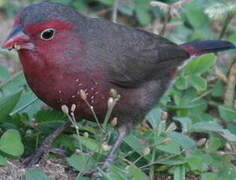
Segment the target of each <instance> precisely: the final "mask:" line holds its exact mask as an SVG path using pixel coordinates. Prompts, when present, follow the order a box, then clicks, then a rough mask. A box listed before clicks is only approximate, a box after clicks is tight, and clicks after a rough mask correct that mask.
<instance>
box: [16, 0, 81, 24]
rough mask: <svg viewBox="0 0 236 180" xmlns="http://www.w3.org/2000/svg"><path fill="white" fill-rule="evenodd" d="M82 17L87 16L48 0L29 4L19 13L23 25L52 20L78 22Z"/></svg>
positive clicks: (19, 19)
mask: <svg viewBox="0 0 236 180" xmlns="http://www.w3.org/2000/svg"><path fill="white" fill-rule="evenodd" d="M80 18H85V17H84V16H82V15H81V14H79V13H78V12H77V11H75V10H74V9H72V8H70V7H69V6H66V5H63V4H60V3H53V2H48V1H46V2H41V3H35V4H32V5H30V6H27V7H26V8H24V9H23V10H22V11H21V12H20V13H19V14H18V21H19V22H20V23H21V24H22V25H25V24H32V23H41V22H46V21H51V20H61V21H68V22H78V20H79V19H80Z"/></svg>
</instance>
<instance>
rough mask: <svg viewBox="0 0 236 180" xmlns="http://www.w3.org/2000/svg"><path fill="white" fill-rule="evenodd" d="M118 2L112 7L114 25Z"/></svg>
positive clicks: (117, 0)
mask: <svg viewBox="0 0 236 180" xmlns="http://www.w3.org/2000/svg"><path fill="white" fill-rule="evenodd" d="M119 2H120V0H116V1H115V3H114V5H113V8H112V17H111V18H112V19H111V20H112V22H114V23H116V22H117V11H118V7H119Z"/></svg>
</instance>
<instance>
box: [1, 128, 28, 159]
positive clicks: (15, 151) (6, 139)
mask: <svg viewBox="0 0 236 180" xmlns="http://www.w3.org/2000/svg"><path fill="white" fill-rule="evenodd" d="M0 151H2V152H4V153H7V154H9V155H12V156H16V157H20V156H21V155H22V154H23V152H24V146H23V144H22V142H21V137H20V134H19V132H18V131H17V130H14V129H9V130H7V131H6V132H5V133H4V134H3V135H2V136H1V138H0Z"/></svg>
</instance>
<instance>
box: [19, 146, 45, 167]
mask: <svg viewBox="0 0 236 180" xmlns="http://www.w3.org/2000/svg"><path fill="white" fill-rule="evenodd" d="M48 152H49V147H44V146H43V145H42V146H41V147H40V148H39V149H37V151H36V152H35V153H34V154H32V155H31V156H29V157H27V158H26V159H24V160H23V164H24V167H25V168H31V167H32V166H33V165H35V164H38V163H39V161H40V159H41V158H42V157H43V156H44V155H46V154H48Z"/></svg>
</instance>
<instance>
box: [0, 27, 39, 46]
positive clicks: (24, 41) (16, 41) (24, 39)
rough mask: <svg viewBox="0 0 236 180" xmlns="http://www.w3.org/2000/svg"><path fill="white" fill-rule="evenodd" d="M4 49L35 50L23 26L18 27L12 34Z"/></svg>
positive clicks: (4, 44)
mask: <svg viewBox="0 0 236 180" xmlns="http://www.w3.org/2000/svg"><path fill="white" fill-rule="evenodd" d="M2 48H4V49H9V50H11V49H16V50H20V49H27V50H32V49H34V45H33V43H31V42H30V37H29V36H28V35H26V34H25V33H24V32H23V26H22V25H17V26H15V27H14V29H13V30H12V31H11V32H10V34H9V36H8V37H7V39H6V41H5V42H4V43H3V45H2Z"/></svg>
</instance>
